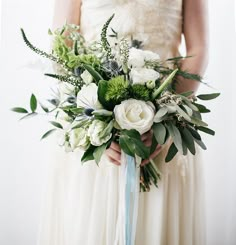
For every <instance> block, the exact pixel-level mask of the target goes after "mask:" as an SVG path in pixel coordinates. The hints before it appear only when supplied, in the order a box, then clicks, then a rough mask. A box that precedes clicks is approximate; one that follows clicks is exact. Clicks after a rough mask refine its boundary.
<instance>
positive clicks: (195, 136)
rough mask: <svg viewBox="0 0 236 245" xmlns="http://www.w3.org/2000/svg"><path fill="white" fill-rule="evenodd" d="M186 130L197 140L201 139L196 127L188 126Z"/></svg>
mask: <svg viewBox="0 0 236 245" xmlns="http://www.w3.org/2000/svg"><path fill="white" fill-rule="evenodd" d="M188 130H189V131H190V133H191V134H192V136H193V137H194V138H195V139H197V140H201V136H200V134H199V133H198V132H197V130H196V129H193V128H191V127H188Z"/></svg>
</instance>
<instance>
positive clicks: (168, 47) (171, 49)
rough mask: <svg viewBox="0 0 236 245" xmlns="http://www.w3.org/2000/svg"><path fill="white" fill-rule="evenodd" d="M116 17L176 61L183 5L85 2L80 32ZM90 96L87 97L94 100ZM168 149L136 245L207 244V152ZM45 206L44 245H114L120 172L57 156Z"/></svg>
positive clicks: (158, 0) (170, 0)
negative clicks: (168, 156)
mask: <svg viewBox="0 0 236 245" xmlns="http://www.w3.org/2000/svg"><path fill="white" fill-rule="evenodd" d="M113 13H115V18H114V19H113V20H112V23H111V27H113V29H114V30H116V31H117V32H118V33H119V35H122V36H123V35H125V36H131V35H132V36H133V38H134V39H138V40H140V41H142V42H143V48H144V49H149V50H152V51H155V52H157V53H158V54H159V55H160V57H161V58H163V59H165V58H170V57H174V56H176V55H178V54H179V53H178V48H179V44H180V41H181V33H182V0H83V1H82V5H81V32H82V33H83V35H84V36H85V38H86V40H87V41H92V40H95V39H98V38H99V35H100V32H101V28H102V25H103V24H104V23H105V22H106V20H107V19H108V18H109V17H110V16H111V15H112V14H113ZM88 96H89V95H88ZM168 146H169V145H168V144H166V145H165V146H163V149H162V151H161V153H160V154H159V155H158V156H157V157H156V158H155V163H156V164H157V166H158V168H159V169H160V170H161V172H162V176H161V180H160V181H159V187H158V188H156V187H155V186H152V188H151V190H150V192H147V193H140V196H139V210H138V223H137V233H136V242H135V244H136V245H204V244H205V226H204V224H205V223H204V188H203V186H204V185H203V173H202V164H203V161H202V154H201V150H200V148H199V147H198V146H196V148H197V153H196V155H195V156H193V155H191V154H190V153H189V154H188V155H187V156H182V155H181V154H177V155H176V156H175V158H174V159H173V160H172V161H171V162H169V163H165V162H164V158H165V155H166V152H167V150H168ZM53 154H54V155H53V158H54V159H53V160H52V161H51V162H52V164H51V173H50V174H49V183H48V187H47V194H46V195H45V201H44V205H43V208H42V217H41V222H40V232H39V241H38V245H113V244H114V240H115V233H116V224H117V211H118V187H119V166H116V165H114V164H112V163H110V162H109V160H108V159H107V158H106V156H103V158H102V161H101V163H100V165H99V167H98V166H97V165H96V164H95V162H93V161H90V162H87V163H85V164H83V165H81V163H80V161H79V159H80V156H81V152H77V153H75V152H74V153H64V152H63V149H59V147H58V149H57V150H56V151H55V152H54V153H53Z"/></svg>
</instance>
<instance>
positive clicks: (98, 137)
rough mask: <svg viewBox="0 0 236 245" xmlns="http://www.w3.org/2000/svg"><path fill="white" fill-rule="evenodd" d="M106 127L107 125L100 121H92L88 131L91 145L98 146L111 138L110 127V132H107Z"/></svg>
mask: <svg viewBox="0 0 236 245" xmlns="http://www.w3.org/2000/svg"><path fill="white" fill-rule="evenodd" d="M107 127H108V124H107V123H106V122H103V121H101V120H93V122H92V124H91V125H90V126H89V129H88V136H89V138H90V141H91V144H92V145H94V146H100V145H102V144H104V143H106V142H107V141H108V140H109V139H110V138H111V136H112V133H111V130H112V127H110V130H107Z"/></svg>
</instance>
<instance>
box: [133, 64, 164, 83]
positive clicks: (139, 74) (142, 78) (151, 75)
mask: <svg viewBox="0 0 236 245" xmlns="http://www.w3.org/2000/svg"><path fill="white" fill-rule="evenodd" d="M159 77H160V74H159V73H158V72H157V71H155V70H153V69H149V68H133V69H131V71H130V78H131V80H132V83H133V84H142V85H144V84H145V83H146V82H148V81H156V80H157V79H158V78H159Z"/></svg>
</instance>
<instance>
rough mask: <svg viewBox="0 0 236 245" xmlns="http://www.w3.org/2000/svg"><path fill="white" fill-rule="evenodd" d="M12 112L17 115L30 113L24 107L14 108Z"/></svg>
mask: <svg viewBox="0 0 236 245" xmlns="http://www.w3.org/2000/svg"><path fill="white" fill-rule="evenodd" d="M11 110H12V111H14V112H17V113H28V111H27V110H26V109H25V108H23V107H14V108H12V109H11Z"/></svg>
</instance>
